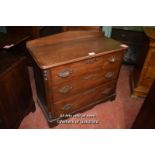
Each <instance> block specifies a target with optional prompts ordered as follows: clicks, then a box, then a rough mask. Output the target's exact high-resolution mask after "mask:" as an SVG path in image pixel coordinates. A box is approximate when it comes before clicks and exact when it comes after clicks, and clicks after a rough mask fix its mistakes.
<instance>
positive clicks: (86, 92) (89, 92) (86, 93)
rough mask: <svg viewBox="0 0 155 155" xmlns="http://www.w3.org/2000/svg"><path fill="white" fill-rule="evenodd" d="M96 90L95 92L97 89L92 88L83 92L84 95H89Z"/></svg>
mask: <svg viewBox="0 0 155 155" xmlns="http://www.w3.org/2000/svg"><path fill="white" fill-rule="evenodd" d="M94 92H95V89H91V90H88V91H85V92H84V93H83V95H89V94H91V93H94Z"/></svg>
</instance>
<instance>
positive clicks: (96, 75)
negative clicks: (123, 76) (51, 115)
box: [52, 66, 118, 102]
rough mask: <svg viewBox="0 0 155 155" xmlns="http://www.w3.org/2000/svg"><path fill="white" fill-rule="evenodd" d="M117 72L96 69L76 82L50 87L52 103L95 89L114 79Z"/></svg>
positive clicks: (100, 68)
mask: <svg viewBox="0 0 155 155" xmlns="http://www.w3.org/2000/svg"><path fill="white" fill-rule="evenodd" d="M117 75H118V70H116V69H104V70H103V69H102V67H101V66H99V67H98V71H97V72H96V71H94V72H93V71H92V72H90V73H86V74H84V75H83V76H80V77H79V78H78V79H77V80H72V81H69V82H65V83H63V84H59V85H56V86H53V87H52V93H53V101H54V102H57V101H59V100H62V99H64V98H68V97H70V96H72V95H75V94H78V93H81V92H84V91H86V90H88V89H91V88H95V87H97V86H99V85H102V84H104V83H106V82H108V81H112V80H114V79H116V77H117Z"/></svg>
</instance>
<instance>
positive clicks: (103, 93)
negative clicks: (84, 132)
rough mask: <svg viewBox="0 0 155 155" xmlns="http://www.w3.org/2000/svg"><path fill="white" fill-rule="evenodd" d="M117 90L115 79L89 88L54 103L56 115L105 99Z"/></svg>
mask: <svg viewBox="0 0 155 155" xmlns="http://www.w3.org/2000/svg"><path fill="white" fill-rule="evenodd" d="M114 92H115V81H114V82H110V83H107V84H104V85H102V86H99V87H96V88H93V89H89V90H87V91H85V92H83V93H80V94H78V95H75V96H72V97H70V98H67V99H64V100H63V101H60V102H56V103H54V107H55V112H56V113H55V116H56V117H59V116H60V114H67V113H72V112H74V111H76V110H78V109H80V108H82V107H84V106H87V105H89V104H93V102H96V101H98V100H101V99H104V97H108V96H110V95H112V94H113V93H114Z"/></svg>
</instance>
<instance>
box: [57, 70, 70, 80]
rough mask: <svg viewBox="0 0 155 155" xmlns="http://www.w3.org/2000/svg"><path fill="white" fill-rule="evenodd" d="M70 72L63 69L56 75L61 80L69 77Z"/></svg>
mask: <svg viewBox="0 0 155 155" xmlns="http://www.w3.org/2000/svg"><path fill="white" fill-rule="evenodd" d="M72 72H73V71H72V70H71V69H68V68H66V69H64V70H63V71H61V72H60V73H58V76H59V77H61V78H65V77H68V76H70V74H72Z"/></svg>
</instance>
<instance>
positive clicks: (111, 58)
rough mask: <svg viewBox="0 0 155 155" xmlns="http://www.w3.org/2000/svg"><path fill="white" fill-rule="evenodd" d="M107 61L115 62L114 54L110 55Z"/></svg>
mask: <svg viewBox="0 0 155 155" xmlns="http://www.w3.org/2000/svg"><path fill="white" fill-rule="evenodd" d="M108 61H109V62H111V63H114V62H116V57H115V56H112V57H110V58H109V59H108Z"/></svg>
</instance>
